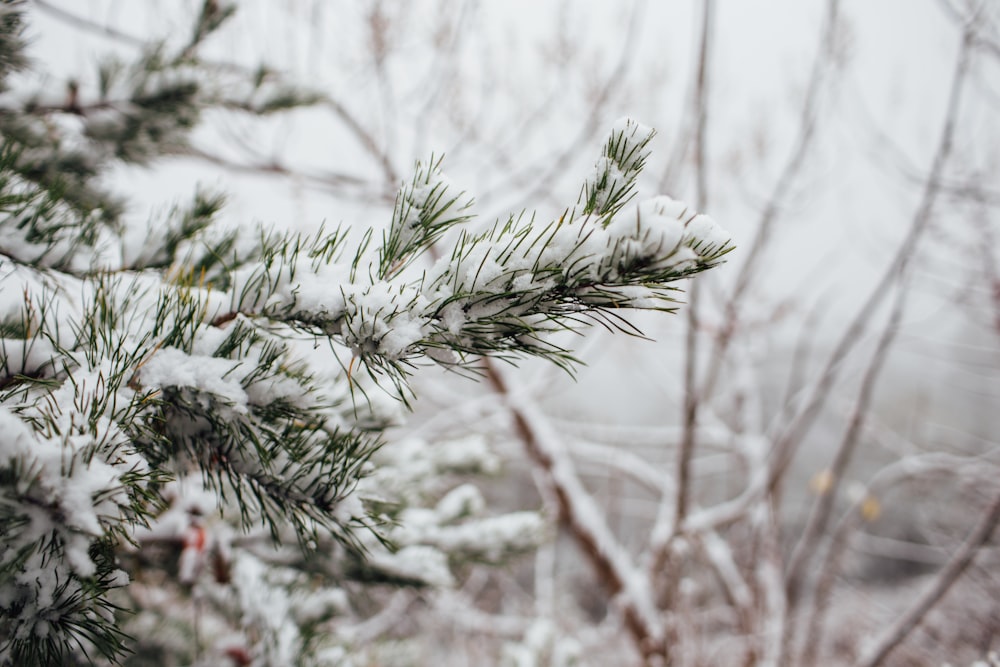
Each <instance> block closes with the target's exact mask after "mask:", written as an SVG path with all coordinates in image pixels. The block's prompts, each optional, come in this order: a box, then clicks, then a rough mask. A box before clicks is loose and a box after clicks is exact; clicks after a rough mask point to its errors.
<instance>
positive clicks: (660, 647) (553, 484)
mask: <svg viewBox="0 0 1000 667" xmlns="http://www.w3.org/2000/svg"><path fill="white" fill-rule="evenodd" d="M483 370H484V373H485V376H486V379H487V381H488V382H489V384H490V386H491V387H492V388H493V390H494V391H495V392H496V393H497V394H498V395H500V396H504V397H508V398H509V397H510V395H511V394H510V390H509V389H508V387H507V384H506V382H505V381H504V379H503V377H502V375H501V374H500V371H499V370H497V368H496V365H495V362H494V361H492V360H490V359H484V360H483ZM509 409H510V413H511V416H512V417H513V419H514V428H515V431H516V432H517V436H518V438H519V439H520V440H521V442H522V444H523V445H524V448H525V451H526V452H527V454H528V456H529V457H530V458H531V461H532V462H533V463H534V464H535V465H536V466H537V468H538V469H539V470H540V471H541V472H542V474H543V477H544V480H545V482H546V483H547V484H548V486H549V487H550V488H549V491H551V493H552V496H553V497H554V498H555V499H556V501H557V506H558V509H559V520H560V521H561V522H562V523H563V524H564V525H565V526H566V527H567V529H568V531H569V533H570V535H572V537H573V539H574V540H575V541H576V543H577V545H578V546H579V547H580V550H581V551H582V553H583V555H584V557H585V558H586V560H587V561H588V562H589V563H590V564H591V566H592V567H593V568H594V571H595V573H596V574H597V578H598V581H600V583H601V585H602V586H603V587H604V589H605V591H606V592H607V594H608V596H609V597H614V596H617V595H619V594H620V593H623V592H625V591H626V589H627V588H628V585H629V582H628V581H627V580H626V575H625V573H624V572H622V571H621V569H620V568H619V566H618V564H617V563H615V561H614V560H613V559H612V557H611V556H610V554H608V553H607V551H606V549H605V546H604V545H602V543H601V539H600V537H599V536H598V535H597V534H595V533H594V531H593V530H592V527H591V526H589V525H588V524H587V522H586V520H585V519H584V517H583V516H582V514H581V508H579V507H577V505H576V504H575V503H574V502H573V500H572V497H571V491H570V489H569V488H568V487H567V485H566V483H565V480H564V479H562V478H561V477H560V475H559V474H557V471H556V468H557V465H558V463H557V461H555V460H554V458H553V457H552V454H551V452H549V451H548V450H547V449H546V447H545V446H544V444H543V442H542V437H541V436H540V434H539V433H538V430H537V425H535V424H533V423H532V420H531V419H530V417H529V416H528V415H526V414H525V413H524V411H523V410H522V409H521V408H520V407H518V406H516V405H509ZM621 614H622V620H623V622H624V624H625V628H626V630H627V631H628V633H629V635H630V636H631V637H632V640H633V642H634V643H635V645H636V647H637V649H638V650H639V652H640V654H641V655H642V656H643V659H644V660H645V661H652V660H653V659H655V658H656V657H657V656H661V657H666V656H667V646H666V645H665V644H664V643H663V642H662V640H660V639H658V637H657V633H656V631H655V629H654V628H652V627H650V624H649V619H647V618H644V616H643V614H642V612H641V611H640V609H639V608H638V607H637V606H636V604H635V602H634V600H632V599H631V597H630V596H629V595H627V594H626V595H624V596H622V599H621Z"/></svg>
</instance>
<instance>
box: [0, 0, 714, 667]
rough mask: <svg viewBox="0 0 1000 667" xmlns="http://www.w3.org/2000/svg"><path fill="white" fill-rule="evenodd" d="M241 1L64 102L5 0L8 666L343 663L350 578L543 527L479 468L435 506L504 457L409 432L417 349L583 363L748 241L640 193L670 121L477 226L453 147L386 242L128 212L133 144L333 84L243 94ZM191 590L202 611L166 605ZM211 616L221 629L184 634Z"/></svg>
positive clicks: (623, 130) (399, 211) (614, 134)
mask: <svg viewBox="0 0 1000 667" xmlns="http://www.w3.org/2000/svg"><path fill="white" fill-rule="evenodd" d="M231 12H232V8H231V6H229V5H224V4H223V3H219V2H214V1H207V2H205V4H204V10H203V11H202V13H201V15H200V16H199V17H198V19H197V21H196V23H195V25H194V26H193V28H192V31H191V38H190V40H189V41H188V42H187V43H186V44H183V45H181V46H180V47H173V50H171V49H168V48H167V47H166V46H163V45H159V46H155V47H152V48H150V49H149V50H147V51H146V52H145V53H144V54H143V55H142V56H141V57H140V58H139V59H137V60H136V61H135V62H132V63H121V62H111V63H105V64H103V65H101V67H100V71H99V73H98V76H97V77H96V80H97V81H98V85H97V88H96V89H94V90H89V89H84V88H83V87H82V86H77V85H76V84H69V85H67V86H66V88H65V89H64V91H60V93H59V94H57V95H52V94H51V93H48V92H47V91H44V90H29V89H27V87H28V84H26V83H25V82H24V79H23V78H19V76H20V74H21V73H22V72H23V71H25V70H26V69H27V68H36V67H40V66H41V65H40V64H39V63H32V62H29V61H28V59H27V58H26V56H25V43H24V40H23V34H24V28H25V25H24V22H25V18H26V17H25V7H24V6H23V5H22V4H21V3H19V2H6V3H4V4H2V5H0V86H2V96H0V136H2V147H0V534H2V536H3V537H2V540H0V663H2V664H5V665H6V664H13V665H64V664H66V665H69V664H90V663H100V664H105V663H112V664H116V663H120V662H122V661H128V662H129V664H192V663H194V662H197V661H198V660H199V659H207V658H208V657H210V656H209V655H208V654H207V653H201V650H202V649H201V648H200V647H201V646H202V645H205V646H209V649H205V650H206V651H209V650H215V651H217V652H221V654H224V655H228V656H229V657H230V658H232V659H233V660H234V661H235V662H236V664H250V661H251V660H252V661H254V664H273V665H279V664H281V665H291V664H303V665H305V664H337V660H338V659H339V657H338V656H342V655H343V652H344V650H345V649H344V646H343V645H342V643H338V640H337V638H336V635H335V634H331V633H329V632H321V630H322V629H323V628H324V627H326V626H324V624H328V623H330V622H331V619H336V617H337V616H338V614H341V613H343V611H344V607H345V605H346V604H347V603H346V602H345V600H344V593H343V591H342V589H341V588H339V587H338V586H339V583H340V582H342V581H344V580H347V579H350V580H354V581H368V582H373V581H378V582H382V583H386V582H388V583H389V584H390V585H397V586H400V585H424V586H447V585H448V584H449V582H450V581H451V574H450V572H449V567H450V564H451V563H453V562H455V559H456V558H458V557H462V558H469V559H476V560H480V561H489V562H493V561H496V560H499V559H500V558H501V557H502V555H503V554H504V553H507V552H511V551H516V550H518V549H520V548H528V547H530V546H531V545H532V544H533V543H535V542H536V541H537V539H540V535H541V533H542V527H541V525H540V523H539V519H538V517H537V516H536V515H534V514H530V513H529V514H524V513H515V514H511V515H505V516H503V517H485V518H483V517H479V518H477V515H478V514H480V513H481V509H482V508H481V505H482V498H481V496H479V495H478V492H477V491H476V490H475V488H474V487H470V486H468V485H462V486H457V487H456V488H454V489H451V490H450V491H449V492H447V493H446V494H445V495H444V496H441V494H440V490H439V489H438V485H436V484H435V479H436V477H438V476H441V475H444V474H447V473H449V472H453V471H461V472H475V471H484V470H488V469H489V468H490V467H491V466H492V465H494V463H495V462H491V459H490V455H489V452H488V451H485V450H484V449H483V445H482V443H481V442H478V441H473V440H465V441H462V442H455V443H434V444H433V446H432V445H430V444H428V443H423V442H416V441H410V442H406V443H389V445H387V444H386V443H385V442H384V441H383V438H382V432H383V431H384V429H385V427H386V420H385V419H384V418H383V416H382V415H381V414H380V412H379V410H378V409H377V408H376V406H377V404H378V401H376V400H372V398H373V396H372V394H373V393H374V392H377V391H378V390H379V389H380V388H381V389H384V390H385V391H387V392H389V393H390V394H391V395H393V396H394V397H395V398H397V399H399V400H403V401H405V399H406V397H407V392H408V389H407V377H408V376H409V375H410V374H411V373H413V372H414V371H415V369H416V366H418V365H419V364H421V363H422V362H426V363H437V364H443V365H446V366H449V367H455V368H467V369H474V368H475V364H476V360H477V359H478V358H480V357H481V356H483V355H489V356H495V357H500V358H504V359H511V360H515V359H517V358H518V357H524V356H526V355H532V356H537V357H542V358H545V359H548V360H551V361H553V362H555V363H557V364H560V365H563V366H566V367H571V366H572V364H573V363H574V359H573V357H572V354H571V352H570V351H569V350H567V349H564V348H562V347H560V346H558V345H556V344H555V343H554V342H553V339H552V336H551V334H552V333H553V332H558V331H562V330H570V329H576V328H578V327H580V326H581V325H583V324H585V323H586V322H587V321H588V320H592V321H597V322H601V323H604V324H606V325H609V326H612V327H615V328H619V329H622V330H624V331H630V330H631V329H630V326H629V325H628V323H627V322H626V320H624V319H622V318H621V316H620V315H619V313H620V311H621V310H622V309H656V310H665V311H669V310H672V309H673V308H674V307H675V305H676V303H675V300H674V296H675V294H676V291H675V290H676V286H675V284H676V281H678V280H681V279H684V278H688V277H689V276H692V275H693V274H695V273H698V272H701V271H704V270H705V269H708V268H710V267H712V266H714V265H716V264H717V263H718V262H719V261H720V260H721V258H722V257H723V255H725V254H726V253H727V252H728V251H729V250H730V249H731V244H730V243H729V240H728V236H727V235H726V234H725V233H724V232H723V231H721V229H720V228H719V227H718V226H716V225H715V223H714V222H712V220H711V219H709V218H708V217H706V216H704V215H699V214H697V213H695V212H694V211H692V210H690V209H689V208H687V207H686V206H685V205H683V204H681V203H679V202H677V201H674V200H672V199H669V198H667V197H656V198H653V199H648V200H645V201H641V202H639V203H638V204H636V203H633V201H632V199H633V197H634V194H635V186H636V177H637V176H638V174H639V172H640V171H641V169H642V167H643V164H644V162H645V160H646V158H647V156H648V154H649V152H648V144H649V142H650V139H651V138H652V136H653V133H652V131H651V130H650V129H648V128H646V127H644V126H642V125H639V124H637V123H635V122H633V121H630V120H623V121H620V122H619V123H617V124H616V125H615V126H614V127H613V128H612V131H611V134H610V137H609V139H608V141H607V143H606V145H605V147H604V152H603V154H602V156H601V157H600V159H599V160H598V162H597V164H596V166H595V169H594V171H593V173H592V174H590V175H589V176H588V177H587V178H586V179H585V181H584V184H583V186H582V188H581V195H580V199H579V201H578V202H577V204H576V205H575V206H572V207H570V208H568V209H567V210H566V211H565V213H564V214H563V215H562V216H561V217H560V218H559V219H558V220H553V221H540V220H537V219H535V218H534V217H531V216H524V215H522V216H512V217H510V218H508V219H505V220H501V221H499V222H497V223H496V224H494V225H493V226H492V227H489V228H488V229H487V230H486V231H485V232H482V231H480V232H476V231H473V229H474V227H473V226H472V225H471V224H470V218H471V216H472V212H471V211H472V209H471V199H470V198H468V197H467V196H466V195H465V194H464V193H462V192H460V191H459V190H458V189H456V188H455V186H454V185H452V184H451V183H450V182H449V181H448V179H447V178H446V177H445V176H444V175H443V174H442V172H441V167H442V162H441V160H440V159H432V160H431V161H430V162H428V163H426V164H418V165H417V166H416V169H415V173H414V176H413V177H412V179H410V180H408V181H407V182H405V183H404V184H402V187H401V189H400V192H399V195H398V197H397V199H396V204H395V207H394V211H393V214H392V219H391V224H390V225H389V226H388V229H387V231H386V232H385V233H384V234H377V233H367V234H357V233H356V232H357V230H353V233H348V232H350V231H352V230H347V229H335V230H321V231H319V232H317V233H315V234H312V235H309V236H303V235H297V234H288V233H282V232H279V231H274V230H266V229H252V230H251V229H243V230H237V231H221V230H220V229H218V228H217V226H215V225H214V224H213V221H214V220H215V218H216V215H217V213H218V212H219V210H220V208H221V207H222V205H223V200H222V197H220V196H217V195H213V194H209V193H206V192H198V193H195V194H194V196H193V197H192V200H191V202H190V204H189V205H187V206H179V207H177V208H175V209H174V210H173V211H172V212H171V213H170V214H169V215H166V216H159V217H155V218H152V219H151V220H150V222H149V223H148V224H147V225H138V226H137V225H135V224H132V223H131V222H127V221H126V218H125V216H123V211H124V203H125V200H124V198H123V195H122V193H116V192H113V191H111V189H109V187H108V186H107V185H106V184H105V183H104V182H103V181H102V180H101V178H100V177H101V176H102V174H103V173H104V172H105V171H106V170H107V168H108V167H109V166H110V165H112V164H114V163H115V162H116V161H124V162H128V163H135V164H140V165H144V164H148V163H151V162H153V161H154V160H156V159H158V158H161V157H163V156H169V155H171V154H176V153H178V152H183V151H184V149H185V147H186V146H187V141H188V135H189V132H190V130H191V129H192V128H194V127H195V126H196V125H197V123H198V119H199V115H200V114H201V113H202V112H203V111H204V110H205V109H207V108H211V107H218V106H222V107H227V108H235V109H242V110H245V111H246V112H247V113H272V112H278V111H281V110H282V109H286V108H289V107H293V106H296V105H299V104H306V103H309V102H310V101H311V100H312V99H314V97H312V96H310V95H307V94H301V93H296V92H290V89H288V88H282V87H278V86H272V81H271V79H270V78H269V77H268V76H266V75H265V73H264V72H263V71H262V72H261V73H260V74H259V75H258V76H250V75H247V76H246V77H245V78H244V79H243V80H240V81H228V82H226V85H221V84H220V78H224V77H236V76H237V75H238V73H237V74H234V73H233V72H223V71H219V70H217V69H214V68H213V67H211V66H210V65H209V64H206V63H204V62H202V61H201V60H200V59H199V55H198V50H199V46H200V44H201V42H202V41H203V40H204V39H205V38H206V37H207V36H208V35H209V34H211V33H212V32H213V31H214V30H216V29H218V28H219V26H221V25H222V24H223V23H224V22H225V20H226V18H227V17H228V16H229V14H231ZM240 76H242V75H240ZM233 90H242V91H243V93H242V97H240V96H234V95H233V93H232V92H231V91H233ZM221 91H229V92H225V93H224V92H221ZM359 239H360V240H359ZM446 240H447V243H445V241H446ZM434 244H438V245H437V246H435V247H436V253H435V254H436V255H437V256H438V258H437V259H436V260H433V261H432V260H431V258H430V257H429V255H428V251H429V250H430V249H431V247H432V246H434ZM319 343H322V346H320V345H319ZM320 356H323V357H324V358H327V359H330V360H335V361H338V362H339V364H336V365H335V364H325V365H324V364H318V363H316V361H315V359H317V358H318V357H320ZM390 445H391V446H390ZM390 452H396V453H397V454H398V455H394V454H390ZM404 461H405V463H404ZM432 489H433V491H431V490H432ZM435 493H436V495H434V494H435ZM428 504H429V505H428ZM425 505H427V506H426V507H425ZM192 599H197V603H196V604H195V608H196V609H197V610H198V613H199V614H200V615H201V616H200V617H199V618H195V619H192V617H191V614H190V613H189V612H188V611H186V610H187V607H183V606H177V605H176V604H175V605H174V606H173V607H172V606H171V605H172V604H173V603H172V602H171V601H176V600H188V601H190V600H192ZM196 616H197V615H196ZM199 623H201V624H202V625H203V626H204V627H205V628H209V629H211V631H212V632H213V633H215V634H216V635H218V636H221V637H222V639H221V640H219V641H217V642H215V644H212V641H209V640H208V639H206V638H204V637H197V636H196V637H195V639H194V640H191V639H190V638H188V637H185V635H184V634H183V632H182V631H181V630H179V629H178V628H181V627H182V626H183V627H188V628H193V631H194V632H195V633H197V632H198V627H197V626H198V624H199ZM244 659H245V662H240V661H241V660H244Z"/></svg>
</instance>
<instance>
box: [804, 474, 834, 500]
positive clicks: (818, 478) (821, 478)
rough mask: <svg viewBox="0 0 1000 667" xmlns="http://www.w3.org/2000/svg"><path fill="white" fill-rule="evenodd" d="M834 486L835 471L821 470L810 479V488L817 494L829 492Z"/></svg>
mask: <svg viewBox="0 0 1000 667" xmlns="http://www.w3.org/2000/svg"><path fill="white" fill-rule="evenodd" d="M832 486H833V473H832V472H831V471H830V470H820V471H819V472H818V473H816V474H815V475H813V478H812V479H811V480H809V488H810V489H812V492H813V493H815V494H816V495H817V496H822V495H824V494H825V493H827V492H828V491H829V490H830V488H831V487H832Z"/></svg>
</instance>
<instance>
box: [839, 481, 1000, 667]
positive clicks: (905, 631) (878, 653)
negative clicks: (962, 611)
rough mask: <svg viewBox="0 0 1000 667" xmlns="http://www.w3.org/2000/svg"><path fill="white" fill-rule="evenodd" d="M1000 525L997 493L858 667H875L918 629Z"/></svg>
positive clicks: (999, 497) (999, 493) (999, 506)
mask: <svg viewBox="0 0 1000 667" xmlns="http://www.w3.org/2000/svg"><path fill="white" fill-rule="evenodd" d="M998 522H1000V492H998V493H997V494H996V497H995V498H994V499H993V502H992V503H990V505H989V506H988V507H987V509H986V511H985V512H983V514H982V516H980V518H979V522H978V523H977V524H976V525H975V527H973V529H972V532H970V533H969V536H968V537H967V538H966V540H965V542H964V543H963V544H962V546H961V547H959V549H958V551H956V552H955V554H954V555H953V556H952V557H951V560H949V561H948V564H947V565H945V567H944V569H942V570H941V572H940V574H938V576H937V578H936V579H935V580H934V583H933V584H932V585H931V586H930V588H928V589H927V590H925V591H924V594H923V595H921V596H920V598H919V599H917V601H916V602H914V603H913V605H912V606H911V607H910V608H909V609H908V610H907V611H906V612H905V613H904V614H903V615H902V616H900V617H899V619H898V620H897V621H896V623H894V624H893V626H892V627H891V628H889V630H888V631H886V633H885V634H884V635H883V636H882V637H881V638H880V639H879V640H878V642H877V643H876V644H875V647H874V648H873V649H871V650H870V651H869V653H868V655H867V656H865V658H864V659H862V660H861V661H860V662H858V667H877V665H881V664H882V662H883V661H885V659H886V658H888V657H889V655H890V654H891V653H892V652H893V651H894V650H895V649H896V647H897V646H899V645H900V644H901V643H902V642H903V640H904V639H906V637H907V636H909V634H910V633H911V632H913V630H914V629H915V628H916V627H917V626H918V625H920V622H921V621H922V620H923V618H924V616H925V615H926V614H927V612H928V611H930V610H931V609H932V608H933V607H934V605H936V604H937V603H938V601H939V600H940V599H941V598H943V597H944V596H945V594H946V593H947V592H948V591H949V590H950V589H951V587H952V585H954V583H955V582H956V581H958V578H959V577H960V576H962V573H963V572H965V570H966V568H968V567H969V565H970V564H971V563H972V561H973V559H974V558H975V557H976V554H977V553H978V551H979V548H980V547H982V546H983V545H984V544H986V542H987V541H988V540H989V539H990V536H991V535H992V534H993V531H994V530H995V529H996V527H997V523H998Z"/></svg>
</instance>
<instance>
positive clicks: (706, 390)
mask: <svg viewBox="0 0 1000 667" xmlns="http://www.w3.org/2000/svg"><path fill="white" fill-rule="evenodd" d="M839 8H840V0H828V3H827V6H826V18H825V20H824V23H823V28H822V35H823V36H822V39H821V41H820V48H819V51H818V53H817V54H816V60H815V61H814V62H813V66H812V72H811V73H810V75H809V84H808V88H807V89H806V95H805V98H804V100H803V103H802V112H801V114H800V121H799V132H798V136H797V137H796V139H795V144H794V146H793V148H792V152H791V153H790V154H789V156H788V161H787V162H786V163H785V165H784V167H783V168H782V170H781V174H780V175H779V176H778V180H777V182H776V183H775V185H774V190H772V192H771V196H770V197H769V198H768V200H767V204H766V205H765V207H764V211H763V212H762V213H761V216H760V221H759V222H758V223H757V233H756V235H755V236H754V239H753V241H752V242H751V244H750V248H749V249H748V250H747V252H746V253H745V254H744V258H743V263H742V265H741V267H740V271H739V274H738V275H737V277H736V279H735V281H734V282H733V293H732V294H731V295H730V297H729V299H728V300H727V301H726V307H725V314H724V317H723V322H722V326H721V328H720V330H719V335H718V337H717V338H716V339H715V345H714V347H713V349H712V355H711V361H710V362H709V364H710V365H709V370H708V372H707V374H706V377H705V383H704V385H703V387H702V392H703V394H705V395H706V396H707V395H709V394H711V392H712V391H713V389H714V388H715V383H716V382H717V381H718V378H719V374H720V373H721V371H722V365H723V362H724V360H725V357H726V352H727V351H728V349H729V345H730V343H731V342H732V338H733V336H734V335H735V333H736V330H737V329H738V322H739V318H740V307H741V306H742V305H743V301H744V295H745V294H746V293H747V290H748V289H749V288H750V287H751V285H752V284H753V281H754V278H755V277H756V272H757V269H758V268H759V264H760V262H759V257H760V256H761V254H762V253H763V252H764V250H765V249H766V248H767V246H768V244H769V243H770V240H771V236H772V233H773V231H774V225H775V223H776V221H777V219H778V217H779V214H780V213H781V207H782V206H783V205H784V202H785V198H786V197H787V196H788V193H789V191H790V190H791V188H792V184H793V183H794V182H795V178H796V177H797V176H798V174H799V172H800V171H801V170H802V166H803V164H804V163H805V158H806V155H808V153H809V149H810V148H811V147H812V140H813V137H814V136H815V134H816V126H817V123H818V120H819V97H820V92H821V91H822V84H823V82H824V80H825V78H826V72H827V70H828V68H829V67H830V60H831V58H832V55H831V54H832V52H833V48H834V38H835V36H836V33H837V23H838V16H839Z"/></svg>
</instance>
